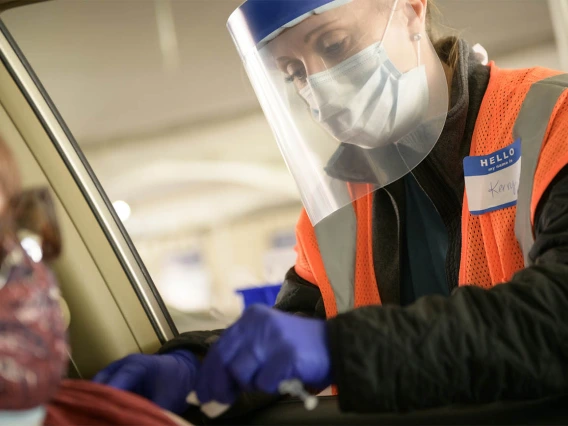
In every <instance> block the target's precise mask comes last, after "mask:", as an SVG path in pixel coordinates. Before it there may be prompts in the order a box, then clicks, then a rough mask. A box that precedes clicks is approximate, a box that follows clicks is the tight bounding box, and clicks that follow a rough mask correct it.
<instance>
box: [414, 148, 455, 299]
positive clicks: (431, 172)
mask: <svg viewBox="0 0 568 426" xmlns="http://www.w3.org/2000/svg"><path fill="white" fill-rule="evenodd" d="M432 166H433V164H432V160H431V159H430V158H429V157H427V158H426V159H425V160H424V161H423V162H422V164H421V165H419V167H421V168H427V172H428V178H429V179H431V180H432V181H434V182H433V186H434V187H436V188H438V189H439V190H440V192H441V193H442V194H441V197H442V198H444V199H445V201H447V202H448V207H449V208H448V210H452V211H453V210H454V208H455V209H456V211H457V212H461V204H460V202H459V200H458V198H457V196H456V195H455V194H454V193H453V191H451V189H450V188H449V186H448V185H447V183H446V182H445V181H444V179H442V178H441V176H440V175H439V174H438V173H436V171H435V167H432ZM415 170H416V169H415ZM411 173H412V174H413V176H414V179H415V180H416V183H417V184H418V186H419V187H420V189H422V191H423V192H424V194H426V197H428V199H429V200H430V202H431V203H432V205H433V206H434V209H435V210H436V212H437V213H438V215H439V216H440V218H441V219H442V222H443V223H444V226H445V227H446V231H447V233H448V248H447V250H446V262H445V263H446V264H445V268H444V269H445V271H446V285H447V286H448V290H449V292H450V294H451V293H452V291H453V290H454V289H455V288H456V287H457V284H458V282H457V280H456V278H457V277H458V274H459V267H458V270H456V271H453V270H450V269H453V268H451V265H453V262H451V259H450V256H451V255H452V254H453V253H452V247H453V246H454V244H453V241H454V240H455V239H456V238H457V237H458V236H457V235H454V234H456V232H455V231H453V230H452V227H451V224H450V223H449V221H450V220H451V218H449V217H447V216H449V215H444V214H442V212H440V209H439V208H438V206H437V205H436V203H435V202H434V200H433V199H432V197H431V196H430V194H429V193H428V191H427V190H426V189H425V188H424V185H422V183H421V182H420V180H419V178H418V176H417V175H416V174H415V173H414V171H412V172H411ZM459 230H461V228H459ZM459 237H461V235H460V236H459ZM459 240H460V241H459V246H460V247H461V238H459ZM454 250H455V248H454ZM458 259H459V257H458ZM458 265H459V261H458ZM454 281H455V283H454Z"/></svg>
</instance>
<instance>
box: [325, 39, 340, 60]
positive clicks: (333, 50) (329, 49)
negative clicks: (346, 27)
mask: <svg viewBox="0 0 568 426" xmlns="http://www.w3.org/2000/svg"><path fill="white" fill-rule="evenodd" d="M344 47H345V39H343V40H341V41H340V42H337V43H334V44H331V45H329V46H325V47H324V52H323V53H324V54H325V55H326V56H335V55H340V54H342V53H343V51H344Z"/></svg>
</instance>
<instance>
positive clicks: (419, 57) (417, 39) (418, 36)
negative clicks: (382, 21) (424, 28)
mask: <svg viewBox="0 0 568 426" xmlns="http://www.w3.org/2000/svg"><path fill="white" fill-rule="evenodd" d="M397 6H398V0H394V3H393V5H392V8H391V11H390V15H389V20H388V21H387V25H386V26H385V30H384V31H383V36H382V38H381V46H382V44H383V43H384V41H385V37H386V36H387V32H388V30H389V28H390V25H391V22H392V20H393V18H394V14H395V12H396V7H397ZM412 39H413V40H414V41H415V42H416V52H417V60H418V65H417V66H420V65H422V55H421V47H422V46H421V44H420V41H421V40H422V34H420V33H416V34H414V36H413V37H412Z"/></svg>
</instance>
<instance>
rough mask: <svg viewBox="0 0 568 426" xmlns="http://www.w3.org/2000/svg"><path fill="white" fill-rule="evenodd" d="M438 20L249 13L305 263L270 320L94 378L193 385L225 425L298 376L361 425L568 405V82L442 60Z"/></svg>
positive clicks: (385, 6) (419, 15)
mask: <svg viewBox="0 0 568 426" xmlns="http://www.w3.org/2000/svg"><path fill="white" fill-rule="evenodd" d="M427 3H428V2H427V0H352V1H351V0H335V1H329V0H313V1H311V0H310V1H302V2H295V1H286V0H281V1H278V0H275V1H269V2H266V1H262V0H248V1H246V2H245V3H244V4H243V5H242V6H240V7H239V8H238V9H237V11H235V13H234V14H233V15H232V16H231V18H230V19H229V22H228V27H229V30H230V31H231V34H232V36H233V39H234V41H235V43H236V45H237V48H238V50H239V53H240V54H241V56H242V58H243V62H244V64H245V68H246V69H247V72H248V74H249V77H250V79H251V82H252V84H253V87H254V88H255V91H256V93H257V96H258V97H259V100H260V103H261V105H262V107H263V110H264V112H265V114H266V116H267V119H268V121H269V122H270V124H271V126H272V129H273V131H274V133H275V135H276V137H277V141H278V143H279V145H280V148H281V150H282V152H283V155H284V156H285V158H286V161H287V164H288V165H289V167H290V170H291V172H292V174H293V175H294V177H295V179H296V181H297V183H298V186H299V188H300V192H301V195H302V199H303V202H304V207H305V210H304V212H303V213H302V216H301V217H300V221H299V223H298V227H297V239H298V260H297V263H296V265H295V267H294V268H292V270H290V272H289V273H288V275H287V277H286V280H285V283H284V285H283V288H282V291H281V293H280V295H279V297H278V301H277V304H276V306H275V308H276V309H264V308H262V307H255V308H252V309H249V310H247V311H246V312H245V313H244V315H243V316H242V318H241V319H239V320H238V321H237V322H236V323H235V324H234V325H233V326H231V327H230V328H229V329H228V330H226V331H225V332H224V333H222V335H221V337H220V339H219V340H218V341H217V342H216V343H215V344H213V345H212V346H211V344H212V342H214V341H215V339H213V338H212V336H214V335H218V334H219V332H209V333H186V334H182V335H181V336H179V337H178V338H176V339H174V340H173V341H171V342H169V343H168V344H166V345H165V346H164V347H163V348H162V350H161V353H162V354H160V355H155V356H143V355H134V356H131V357H128V358H126V359H124V360H121V361H118V362H117V363H115V364H113V365H112V366H111V367H110V368H109V369H107V370H106V371H104V372H103V373H101V374H100V375H99V378H98V380H101V381H103V382H106V383H109V384H111V385H114V386H117V387H122V388H132V386H133V384H135V385H136V389H144V391H142V392H141V393H142V394H143V395H145V396H147V397H149V398H151V399H154V400H155V399H156V398H157V397H158V395H159V393H158V392H157V391H156V390H155V389H156V388H155V387H154V386H153V385H159V384H160V383H161V381H162V380H166V379H162V378H163V377H167V378H168V379H170V378H171V377H172V376H174V375H175V374H178V375H181V374H182V372H183V374H184V380H183V381H175V380H173V381H171V382H170V383H172V384H171V385H170V387H169V388H168V391H167V392H169V395H170V396H171V397H172V398H171V400H175V401H177V402H176V403H178V404H181V402H180V401H182V398H183V396H184V395H185V394H187V392H189V391H194V392H193V393H192V395H191V398H190V401H192V402H193V403H197V404H199V403H201V404H202V409H203V410H204V412H206V413H209V414H211V415H216V414H219V412H221V411H222V410H223V409H224V408H225V407H223V406H220V405H219V404H218V403H222V405H226V404H232V403H233V402H234V401H235V399H236V397H237V396H238V395H239V393H240V392H242V391H250V390H260V391H263V392H268V393H275V392H277V391H278V388H279V385H280V383H282V381H285V380H289V379H293V378H297V379H300V380H302V381H303V382H304V383H305V384H306V385H310V386H314V387H316V388H323V387H326V386H328V385H330V384H333V385H336V386H337V390H338V394H339V403H340V407H341V409H342V410H345V411H356V412H373V411H384V410H401V409H423V408H428V407H435V406H441V405H447V404H452V403H480V402H491V401H496V400H507V399H530V398H539V397H542V396H548V395H556V394H561V393H564V392H566V391H568V363H566V362H565V360H566V359H567V357H568V346H566V345H565V343H564V342H565V341H566V338H567V337H568V315H567V314H566V312H568V309H567V308H568V167H567V165H568V140H567V139H568V91H567V90H566V87H568V78H567V77H566V76H565V75H561V74H560V73H559V72H555V71H551V70H546V69H541V68H535V69H527V70H510V71H505V70H500V69H499V68H498V67H497V66H495V64H490V65H489V66H484V65H482V64H481V63H480V61H479V59H478V58H477V57H476V56H475V55H474V54H473V53H472V52H471V51H470V49H469V48H468V46H467V44H466V43H465V42H464V41H461V40H455V39H447V40H442V41H439V42H436V43H434V46H432V45H431V44H430V42H429V38H430V37H429V35H428V33H429V31H428V30H429V13H428V10H429V9H428V8H429V6H428V4H427ZM430 7H431V6H430ZM521 163H522V168H521ZM281 311H285V312H287V313H283V312H281ZM289 313H295V314H301V315H289ZM305 317H310V318H305ZM324 319H327V320H324ZM192 353H193V354H195V355H197V356H200V357H201V356H204V357H205V358H204V360H203V364H202V365H201V366H200V367H199V364H198V363H197V361H196V359H195V355H191V354H192ZM196 370H198V373H197V374H194V373H193V371H196ZM188 378H189V379H188ZM148 389H150V390H148ZM176 398H177V399H176Z"/></svg>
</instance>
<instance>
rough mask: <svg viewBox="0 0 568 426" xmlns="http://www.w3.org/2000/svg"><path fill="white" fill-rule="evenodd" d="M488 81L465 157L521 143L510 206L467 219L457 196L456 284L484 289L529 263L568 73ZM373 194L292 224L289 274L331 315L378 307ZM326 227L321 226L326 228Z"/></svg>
mask: <svg viewBox="0 0 568 426" xmlns="http://www.w3.org/2000/svg"><path fill="white" fill-rule="evenodd" d="M490 67H491V76H490V80H489V84H488V87H487V91H486V93H485V96H484V98H483V102H482V104H481V108H480V111H479V115H478V118H477V122H476V125H475V129H474V133H473V138H472V143H471V151H470V155H472V156H480V155H488V154H491V153H493V152H495V151H498V150H499V149H502V148H504V147H506V146H508V145H510V144H512V143H513V142H514V141H515V140H517V138H521V146H522V148H521V179H520V184H519V192H518V201H517V205H515V206H512V207H506V208H503V209H501V210H496V211H492V212H489V213H485V214H483V215H477V216H475V215H472V214H471V213H470V212H469V209H468V203H467V194H464V201H463V212H462V250H461V261H460V273H459V285H460V286H463V285H476V286H480V287H485V288H489V287H492V286H494V285H496V284H499V283H503V282H506V281H509V280H510V279H511V278H512V276H513V274H514V273H515V272H517V271H519V270H520V269H522V268H523V267H525V266H528V264H529V263H528V251H529V250H530V246H531V245H532V242H533V234H532V232H533V231H532V229H533V225H534V215H535V210H536V206H537V205H538V202H539V200H540V199H541V197H542V195H543V193H544V192H545V190H546V188H547V187H548V186H549V185H550V183H551V182H552V180H553V179H554V177H555V176H556V175H557V173H558V172H559V171H560V170H561V169H562V168H564V167H565V166H566V165H568V90H566V88H568V75H566V74H562V75H561V73H560V72H555V71H551V70H547V69H543V68H534V69H528V70H501V69H499V68H498V67H497V66H495V64H493V63H492V64H491V65H490ZM372 209H373V196H372V194H370V195H367V196H365V197H362V198H360V199H358V200H357V201H355V202H353V203H352V208H350V206H347V208H344V209H341V210H339V211H337V212H336V213H334V214H333V215H331V216H329V217H328V218H326V219H324V220H323V221H322V222H320V223H318V224H317V225H316V227H313V226H312V225H311V223H310V221H309V219H308V216H307V214H306V212H305V211H304V212H302V215H301V217H300V220H299V222H298V225H297V241H298V245H297V252H298V259H297V262H296V265H295V270H296V273H297V274H298V275H299V276H300V277H302V278H303V279H305V280H307V281H309V282H311V283H313V284H315V285H317V286H318V287H319V289H320V291H321V294H322V298H323V302H324V305H325V310H326V315H327V317H328V318H331V317H333V316H335V315H337V314H338V313H341V312H345V311H347V310H349V309H353V308H355V307H359V306H365V305H376V304H380V303H381V297H380V294H379V291H378V286H377V280H376V277H375V270H374V262H373V235H372V230H373V224H372V218H373V215H372ZM326 222H327V223H326Z"/></svg>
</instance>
